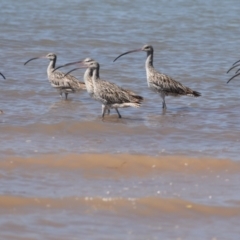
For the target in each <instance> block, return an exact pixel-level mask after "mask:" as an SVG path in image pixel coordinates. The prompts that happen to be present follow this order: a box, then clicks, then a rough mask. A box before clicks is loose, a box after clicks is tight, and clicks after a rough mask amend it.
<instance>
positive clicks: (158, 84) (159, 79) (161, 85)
mask: <svg viewBox="0 0 240 240" xmlns="http://www.w3.org/2000/svg"><path fill="white" fill-rule="evenodd" d="M139 51H144V52H146V53H147V60H146V63H145V68H146V73H147V83H148V87H149V88H150V89H151V90H153V91H154V92H157V93H159V94H160V96H161V98H162V101H163V102H162V107H163V109H166V108H167V106H166V103H165V96H168V95H169V96H181V95H188V96H194V97H199V96H201V94H200V93H199V92H197V91H193V90H192V89H190V88H188V87H185V86H184V85H182V84H181V83H180V82H177V81H175V80H174V79H172V78H171V77H169V76H167V75H165V74H162V73H160V72H157V71H156V70H155V68H154V67H153V47H152V46H151V45H144V46H143V47H142V48H140V49H136V50H132V51H128V52H125V53H122V54H120V55H119V56H118V57H117V58H115V59H114V62H115V61H116V60H117V59H118V58H120V57H121V56H123V55H126V54H128V53H133V52H139Z"/></svg>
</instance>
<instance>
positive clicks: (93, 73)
mask: <svg viewBox="0 0 240 240" xmlns="http://www.w3.org/2000/svg"><path fill="white" fill-rule="evenodd" d="M74 64H78V65H79V66H80V67H77V68H74V69H73V70H71V71H69V72H68V73H70V72H72V71H75V70H77V69H79V68H87V70H86V71H85V73H84V81H85V84H86V88H87V91H88V93H89V94H90V95H91V96H92V97H93V98H94V99H95V100H97V101H99V102H101V103H102V118H104V116H105V113H106V111H108V110H109V109H111V108H114V109H115V110H116V112H117V114H118V117H119V118H121V117H122V116H121V114H120V112H119V110H118V108H125V107H140V105H141V103H142V101H143V97H141V96H139V95H137V94H135V93H134V92H132V91H130V90H126V89H124V88H121V87H119V86H117V85H116V84H114V83H110V82H108V81H106V80H103V79H101V78H100V74H99V70H100V65H99V63H98V62H96V61H95V60H93V59H91V58H86V59H84V60H83V61H78V62H72V63H68V64H65V65H63V66H60V67H65V66H70V65H74ZM60 67H58V68H60Z"/></svg>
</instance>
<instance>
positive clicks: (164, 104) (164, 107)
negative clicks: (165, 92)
mask: <svg viewBox="0 0 240 240" xmlns="http://www.w3.org/2000/svg"><path fill="white" fill-rule="evenodd" d="M162 108H163V109H166V108H167V105H166V103H165V99H164V100H163V102H162Z"/></svg>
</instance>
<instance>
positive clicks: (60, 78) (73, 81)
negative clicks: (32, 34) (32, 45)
mask: <svg viewBox="0 0 240 240" xmlns="http://www.w3.org/2000/svg"><path fill="white" fill-rule="evenodd" d="M39 58H47V59H49V60H50V63H49V65H48V68H47V75H48V80H49V82H50V83H51V86H52V87H53V88H55V89H57V90H58V91H59V93H60V95H61V96H62V93H64V94H65V98H66V99H67V96H68V94H69V93H75V92H78V91H81V90H83V89H86V87H85V84H84V83H83V82H80V81H78V79H77V78H75V77H74V76H72V75H70V74H69V75H65V73H62V72H60V71H55V65H56V61H57V55H56V54H54V53H49V54H47V55H46V56H42V57H36V58H31V59H29V60H28V61H27V62H25V63H24V65H26V64H27V63H28V62H30V61H32V60H35V59H39Z"/></svg>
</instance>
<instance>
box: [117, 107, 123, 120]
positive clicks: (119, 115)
mask: <svg viewBox="0 0 240 240" xmlns="http://www.w3.org/2000/svg"><path fill="white" fill-rule="evenodd" d="M115 110H116V112H117V114H118V117H119V118H122V116H121V114H120V112H119V111H118V109H117V108H115Z"/></svg>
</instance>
